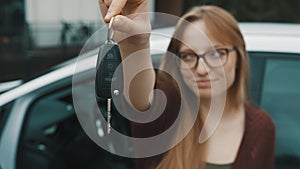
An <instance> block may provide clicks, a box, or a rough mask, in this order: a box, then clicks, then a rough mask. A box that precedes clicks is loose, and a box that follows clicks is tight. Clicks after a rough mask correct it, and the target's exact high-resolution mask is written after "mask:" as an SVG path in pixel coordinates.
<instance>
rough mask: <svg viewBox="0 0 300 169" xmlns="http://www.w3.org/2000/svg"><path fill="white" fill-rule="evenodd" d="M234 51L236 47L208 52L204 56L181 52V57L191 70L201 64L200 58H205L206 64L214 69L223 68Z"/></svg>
mask: <svg viewBox="0 0 300 169" xmlns="http://www.w3.org/2000/svg"><path fill="white" fill-rule="evenodd" d="M233 50H234V47H230V48H218V49H215V50H211V51H208V52H206V53H204V54H202V55H197V54H196V53H194V52H181V53H179V57H180V58H181V60H182V61H184V63H185V64H186V65H187V66H189V67H190V68H195V67H196V66H197V65H198V63H199V58H203V60H204V62H205V63H206V64H207V65H208V66H209V67H212V68H216V67H220V66H223V65H224V64H225V63H226V61H227V58H228V54H229V53H230V52H231V51H233Z"/></svg>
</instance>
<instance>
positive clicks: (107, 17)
mask: <svg viewBox="0 0 300 169" xmlns="http://www.w3.org/2000/svg"><path fill="white" fill-rule="evenodd" d="M110 17H111V12H107V14H106V15H105V17H104V19H105V20H109V19H110Z"/></svg>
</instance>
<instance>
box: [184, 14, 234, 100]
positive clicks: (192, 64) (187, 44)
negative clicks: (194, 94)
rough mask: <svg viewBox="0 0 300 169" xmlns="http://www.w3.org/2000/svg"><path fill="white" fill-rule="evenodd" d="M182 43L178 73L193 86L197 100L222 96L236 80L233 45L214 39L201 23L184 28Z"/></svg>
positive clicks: (194, 23) (197, 22) (196, 22)
mask: <svg viewBox="0 0 300 169" xmlns="http://www.w3.org/2000/svg"><path fill="white" fill-rule="evenodd" d="M221 38H222V32H220V39H221ZM181 41H182V43H183V45H181V46H180V47H179V55H180V58H181V59H182V60H181V65H180V70H181V73H182V75H183V78H184V81H185V83H187V85H188V86H189V85H191V86H193V85H195V84H196V86H197V87H198V92H199V94H200V98H211V96H212V93H213V95H219V94H221V93H223V94H224V92H225V91H227V90H228V89H229V88H230V87H231V86H232V84H233V82H234V80H235V70H236V63H237V53H236V51H235V50H234V49H233V46H232V45H231V44H222V43H221V42H220V41H219V40H218V39H213V38H212V36H211V35H210V34H209V32H208V30H207V28H206V26H205V24H204V22H203V21H201V20H199V21H195V22H193V25H188V26H187V27H186V28H185V31H184V33H183V37H182V39H181ZM196 55H198V56H200V55H201V56H203V57H196ZM204 55H205V56H204ZM204 57H205V58H204ZM192 58H193V59H192ZM216 58H217V59H216ZM196 60H197V61H196ZM190 72H192V73H190Z"/></svg>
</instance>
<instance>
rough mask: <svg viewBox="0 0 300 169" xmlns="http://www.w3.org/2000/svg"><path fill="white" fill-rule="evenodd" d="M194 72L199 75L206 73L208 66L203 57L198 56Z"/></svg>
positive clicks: (208, 69)
mask: <svg viewBox="0 0 300 169" xmlns="http://www.w3.org/2000/svg"><path fill="white" fill-rule="evenodd" d="M195 70H196V73H197V74H199V75H206V74H208V72H209V71H210V68H209V66H208V65H207V64H206V63H205V61H204V60H203V58H199V60H198V64H197V66H196V69H195Z"/></svg>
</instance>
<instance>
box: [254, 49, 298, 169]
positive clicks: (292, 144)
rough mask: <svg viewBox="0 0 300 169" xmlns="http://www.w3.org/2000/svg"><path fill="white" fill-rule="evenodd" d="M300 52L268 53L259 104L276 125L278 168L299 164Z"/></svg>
mask: <svg viewBox="0 0 300 169" xmlns="http://www.w3.org/2000/svg"><path fill="white" fill-rule="evenodd" d="M299 68H300V55H298V56H297V55H289V54H280V56H279V57H278V55H276V57H266V58H265V60H264V72H261V74H262V75H263V80H262V81H261V82H262V86H261V91H262V92H261V98H260V99H261V100H260V106H261V107H262V108H263V109H265V110H267V111H268V112H269V113H270V115H271V117H272V119H273V121H274V123H275V125H276V166H277V167H276V168H280V169H281V168H282V169H283V168H300V145H299V143H300V135H299V130H300V123H299V122H300V88H299V86H300V78H299V74H300V69H299Z"/></svg>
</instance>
